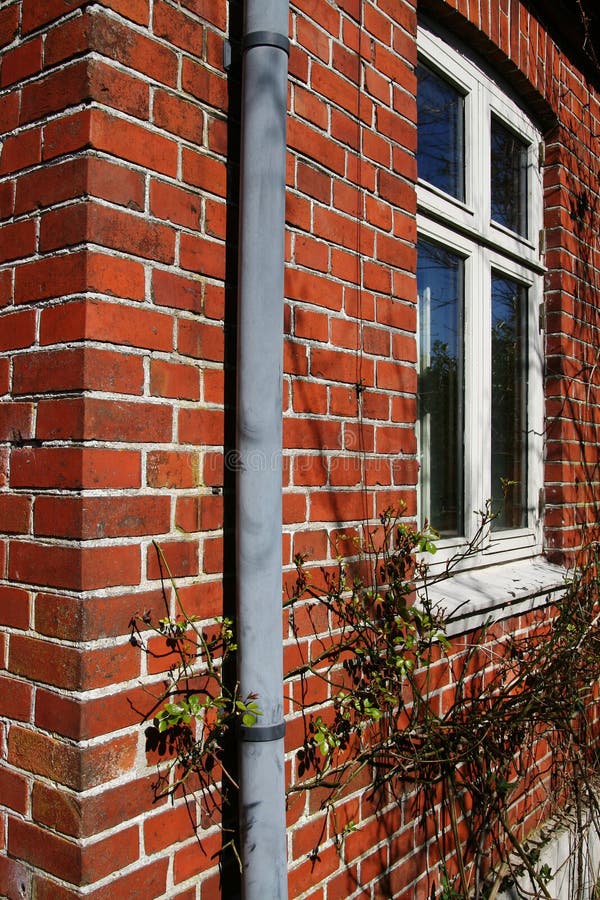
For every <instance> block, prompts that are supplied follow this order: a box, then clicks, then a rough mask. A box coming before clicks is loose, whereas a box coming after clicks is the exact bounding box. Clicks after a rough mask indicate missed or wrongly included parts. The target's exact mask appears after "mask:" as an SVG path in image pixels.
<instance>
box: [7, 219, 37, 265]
mask: <svg viewBox="0 0 600 900" xmlns="http://www.w3.org/2000/svg"><path fill="white" fill-rule="evenodd" d="M35 241H36V238H35V222H33V221H22V222H14V223H12V224H8V225H0V259H1V260H2V262H9V261H10V260H13V259H23V258H24V257H27V256H31V255H32V254H33V253H34V251H35Z"/></svg>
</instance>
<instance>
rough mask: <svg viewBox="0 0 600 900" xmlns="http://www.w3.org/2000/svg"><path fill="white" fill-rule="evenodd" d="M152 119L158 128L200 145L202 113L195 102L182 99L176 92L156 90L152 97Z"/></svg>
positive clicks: (202, 129) (202, 123) (202, 124)
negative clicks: (169, 92)
mask: <svg viewBox="0 0 600 900" xmlns="http://www.w3.org/2000/svg"><path fill="white" fill-rule="evenodd" d="M152 109H153V118H152V121H153V122H154V124H155V125H157V126H158V127H159V128H163V129H164V130H165V131H168V132H170V133H171V134H175V135H177V136H178V137H181V138H185V140H187V141H189V142H190V143H193V144H198V145H202V136H203V133H204V113H203V112H202V110H201V109H199V108H198V105H197V104H196V103H191V102H190V101H188V100H184V99H182V98H181V97H179V96H177V95H176V94H168V93H167V92H166V91H157V92H156V94H155V97H154V105H153V108H152Z"/></svg>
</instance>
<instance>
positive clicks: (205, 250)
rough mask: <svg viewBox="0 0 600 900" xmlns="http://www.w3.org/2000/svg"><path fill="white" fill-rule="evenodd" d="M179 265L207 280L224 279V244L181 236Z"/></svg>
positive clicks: (191, 236) (189, 235)
mask: <svg viewBox="0 0 600 900" xmlns="http://www.w3.org/2000/svg"><path fill="white" fill-rule="evenodd" d="M180 248H181V249H180V265H181V267H182V268H183V269H187V270H188V271H192V272H198V273H201V274H202V275H204V276H206V277H207V278H219V279H221V280H224V279H225V244H224V243H223V242H220V241H214V240H209V239H207V238H204V237H198V236H196V235H193V234H185V233H184V234H182V235H181V244H180Z"/></svg>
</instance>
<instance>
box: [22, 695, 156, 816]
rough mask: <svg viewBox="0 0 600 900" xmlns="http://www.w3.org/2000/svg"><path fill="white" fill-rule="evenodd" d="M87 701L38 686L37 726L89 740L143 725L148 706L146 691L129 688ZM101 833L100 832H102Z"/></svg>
mask: <svg viewBox="0 0 600 900" xmlns="http://www.w3.org/2000/svg"><path fill="white" fill-rule="evenodd" d="M107 687H108V686H105V695H104V696H102V697H95V698H93V699H91V700H86V702H85V703H82V702H81V700H78V699H76V698H73V697H72V696H64V695H63V694H60V693H56V692H54V691H47V690H44V689H43V688H40V687H38V688H37V690H36V709H35V724H36V726H38V727H39V728H42V729H44V730H46V731H52V732H54V733H55V734H57V735H60V736H62V737H66V738H71V739H72V740H89V739H90V738H96V737H102V736H103V735H108V734H111V733H112V732H114V731H116V730H119V729H121V728H131V727H133V726H139V723H140V716H141V713H140V710H143V709H146V708H147V707H148V694H147V692H146V691H145V690H144V689H143V688H135V689H132V688H127V689H126V690H124V691H120V692H118V693H111V694H108V693H106V689H107ZM98 830H99V829H98Z"/></svg>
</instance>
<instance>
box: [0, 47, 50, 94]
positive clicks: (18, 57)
mask: <svg viewBox="0 0 600 900" xmlns="http://www.w3.org/2000/svg"><path fill="white" fill-rule="evenodd" d="M41 68H42V39H41V37H36V38H32V39H31V40H29V41H24V42H23V43H21V44H19V45H18V46H17V47H15V48H14V49H12V50H7V51H5V53H4V55H3V57H2V69H1V70H0V85H2V87H6V86H7V85H10V84H14V83H15V82H16V81H24V80H26V79H27V78H28V77H29V76H30V75H35V74H36V73H38V72H39V71H40V70H41Z"/></svg>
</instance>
